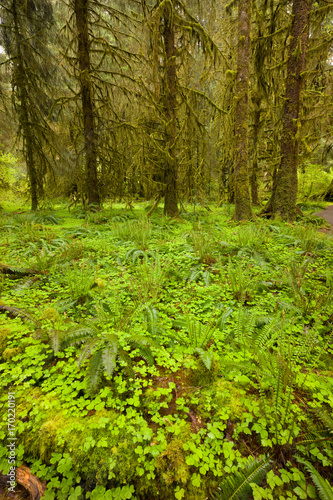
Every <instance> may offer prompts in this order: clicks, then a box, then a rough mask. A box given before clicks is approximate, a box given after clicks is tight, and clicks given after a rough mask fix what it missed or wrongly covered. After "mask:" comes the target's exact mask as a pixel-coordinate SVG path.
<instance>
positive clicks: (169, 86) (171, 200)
mask: <svg viewBox="0 0 333 500" xmlns="http://www.w3.org/2000/svg"><path fill="white" fill-rule="evenodd" d="M163 41H164V51H165V75H164V78H165V82H164V109H165V118H166V126H165V140H166V144H165V172H164V183H165V192H164V214H165V215H168V216H170V217H178V216H179V210H178V195H177V160H176V156H175V141H176V106H177V88H176V80H177V72H176V47H175V32H174V24H173V15H172V12H170V7H169V6H168V5H167V6H166V7H165V10H164V30H163Z"/></svg>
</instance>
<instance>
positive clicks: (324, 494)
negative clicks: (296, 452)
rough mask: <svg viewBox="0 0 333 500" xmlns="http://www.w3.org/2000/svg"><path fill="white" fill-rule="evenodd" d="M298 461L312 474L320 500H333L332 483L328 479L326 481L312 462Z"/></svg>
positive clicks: (298, 458) (299, 459)
mask: <svg viewBox="0 0 333 500" xmlns="http://www.w3.org/2000/svg"><path fill="white" fill-rule="evenodd" d="M296 458H297V461H298V462H299V463H301V464H303V465H304V466H305V468H306V470H307V471H308V472H309V473H310V476H311V479H312V481H313V482H314V484H315V486H316V488H317V490H318V493H319V497H320V500H333V488H332V486H331V485H330V483H329V482H328V481H327V479H324V478H323V477H322V476H321V475H320V474H319V472H318V471H317V470H316V469H315V468H314V466H313V465H312V464H310V462H308V461H307V460H304V459H302V458H300V457H296Z"/></svg>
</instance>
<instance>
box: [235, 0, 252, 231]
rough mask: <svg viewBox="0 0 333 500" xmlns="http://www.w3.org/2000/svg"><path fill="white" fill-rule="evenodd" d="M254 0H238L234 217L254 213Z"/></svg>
mask: <svg viewBox="0 0 333 500" xmlns="http://www.w3.org/2000/svg"><path fill="white" fill-rule="evenodd" d="M251 4H252V0H239V2H238V49H237V50H238V52H237V78H236V106H235V139H236V140H235V147H236V159H235V215H234V218H235V220H238V221H239V220H246V219H250V218H251V217H252V216H253V213H252V208H251V200H250V188H249V176H248V119H249V76H250V42H251V38H250V34H251V11H252V5H251Z"/></svg>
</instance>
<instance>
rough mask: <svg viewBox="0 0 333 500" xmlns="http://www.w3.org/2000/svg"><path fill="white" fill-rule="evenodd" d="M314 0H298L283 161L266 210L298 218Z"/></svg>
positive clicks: (292, 218) (293, 19)
mask: <svg viewBox="0 0 333 500" xmlns="http://www.w3.org/2000/svg"><path fill="white" fill-rule="evenodd" d="M312 1H313V0H294V1H293V10H292V16H293V18H292V25H291V33H290V35H291V42H290V45H289V54H288V63H287V79H286V90H285V101H284V107H283V118H282V140H281V161H280V165H279V168H278V170H277V172H276V178H275V182H273V192H272V196H271V199H270V201H269V202H268V204H267V206H266V207H265V209H264V211H263V213H264V214H268V215H270V216H271V217H273V218H274V217H281V218H282V219H284V220H289V221H293V220H295V219H296V215H297V213H298V209H297V206H296V203H297V190H298V182H297V167H298V153H299V145H300V139H299V135H298V116H299V109H300V96H301V91H302V87H303V77H302V72H304V71H305V68H306V50H307V46H308V41H309V16H310V11H311V5H312Z"/></svg>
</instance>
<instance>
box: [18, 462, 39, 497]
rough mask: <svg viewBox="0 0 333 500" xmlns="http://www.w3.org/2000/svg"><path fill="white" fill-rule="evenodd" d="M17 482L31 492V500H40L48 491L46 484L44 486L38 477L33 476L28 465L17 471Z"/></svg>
mask: <svg viewBox="0 0 333 500" xmlns="http://www.w3.org/2000/svg"><path fill="white" fill-rule="evenodd" d="M16 481H17V482H18V483H19V484H20V485H21V486H23V488H24V489H26V490H28V491H29V493H30V496H31V500H40V499H41V498H42V496H43V495H44V492H45V490H46V484H45V483H44V484H43V483H42V482H41V481H40V480H39V479H38V477H37V476H34V475H33V474H31V471H30V469H29V467H27V466H26V465H21V466H20V467H18V468H17V469H16Z"/></svg>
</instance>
